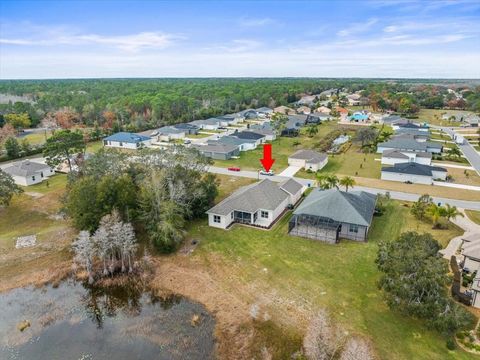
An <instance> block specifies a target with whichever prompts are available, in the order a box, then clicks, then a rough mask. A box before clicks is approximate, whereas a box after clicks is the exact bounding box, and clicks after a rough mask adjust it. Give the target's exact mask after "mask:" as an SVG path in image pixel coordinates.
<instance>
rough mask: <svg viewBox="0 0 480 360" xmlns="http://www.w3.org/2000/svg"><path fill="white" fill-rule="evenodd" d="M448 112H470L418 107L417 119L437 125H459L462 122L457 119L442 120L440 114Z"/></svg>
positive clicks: (467, 113) (466, 112) (466, 113)
mask: <svg viewBox="0 0 480 360" xmlns="http://www.w3.org/2000/svg"><path fill="white" fill-rule="evenodd" d="M445 113H448V114H455V115H457V114H465V115H469V114H471V112H469V111H462V110H441V109H420V111H419V112H418V114H417V115H418V121H421V122H428V123H429V124H432V125H439V126H460V125H461V124H462V123H461V122H458V121H448V120H442V115H443V114H445Z"/></svg>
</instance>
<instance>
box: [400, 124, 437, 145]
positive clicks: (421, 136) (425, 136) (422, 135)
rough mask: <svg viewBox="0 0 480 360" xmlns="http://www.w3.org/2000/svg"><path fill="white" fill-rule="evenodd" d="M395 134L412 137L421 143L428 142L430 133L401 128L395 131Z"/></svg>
mask: <svg viewBox="0 0 480 360" xmlns="http://www.w3.org/2000/svg"><path fill="white" fill-rule="evenodd" d="M395 134H396V135H408V136H413V137H414V139H415V140H416V141H421V142H424V141H427V140H430V133H429V132H428V131H423V130H419V129H411V128H404V127H401V128H398V129H397V130H395Z"/></svg>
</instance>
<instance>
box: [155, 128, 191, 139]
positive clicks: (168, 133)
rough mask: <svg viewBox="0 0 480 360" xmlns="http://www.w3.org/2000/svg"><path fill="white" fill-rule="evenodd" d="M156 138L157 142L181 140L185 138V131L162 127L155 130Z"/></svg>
mask: <svg viewBox="0 0 480 360" xmlns="http://www.w3.org/2000/svg"><path fill="white" fill-rule="evenodd" d="M157 132H158V135H157V138H158V140H159V141H170V140H177V139H183V138H184V137H185V130H182V129H178V128H176V127H173V126H164V127H161V128H160V129H158V130H157Z"/></svg>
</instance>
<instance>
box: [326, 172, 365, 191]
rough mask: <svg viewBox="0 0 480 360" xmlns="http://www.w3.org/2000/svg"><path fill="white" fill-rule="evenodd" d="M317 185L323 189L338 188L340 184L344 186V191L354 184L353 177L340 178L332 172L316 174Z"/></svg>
mask: <svg viewBox="0 0 480 360" xmlns="http://www.w3.org/2000/svg"><path fill="white" fill-rule="evenodd" d="M317 178H318V187H319V188H320V189H323V190H328V189H337V190H338V189H339V188H340V186H343V187H345V191H346V192H348V189H349V188H353V187H354V186H355V185H356V182H355V179H354V178H352V177H350V176H344V177H342V178H341V179H339V178H338V177H337V175H334V174H322V173H319V174H318V176H317Z"/></svg>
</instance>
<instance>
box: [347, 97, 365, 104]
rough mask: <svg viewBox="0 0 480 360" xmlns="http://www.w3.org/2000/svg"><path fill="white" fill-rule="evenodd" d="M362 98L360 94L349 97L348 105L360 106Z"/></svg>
mask: <svg viewBox="0 0 480 360" xmlns="http://www.w3.org/2000/svg"><path fill="white" fill-rule="evenodd" d="M361 97H362V96H361V95H360V94H350V95H347V100H348V105H350V106H357V105H360V98H361Z"/></svg>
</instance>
